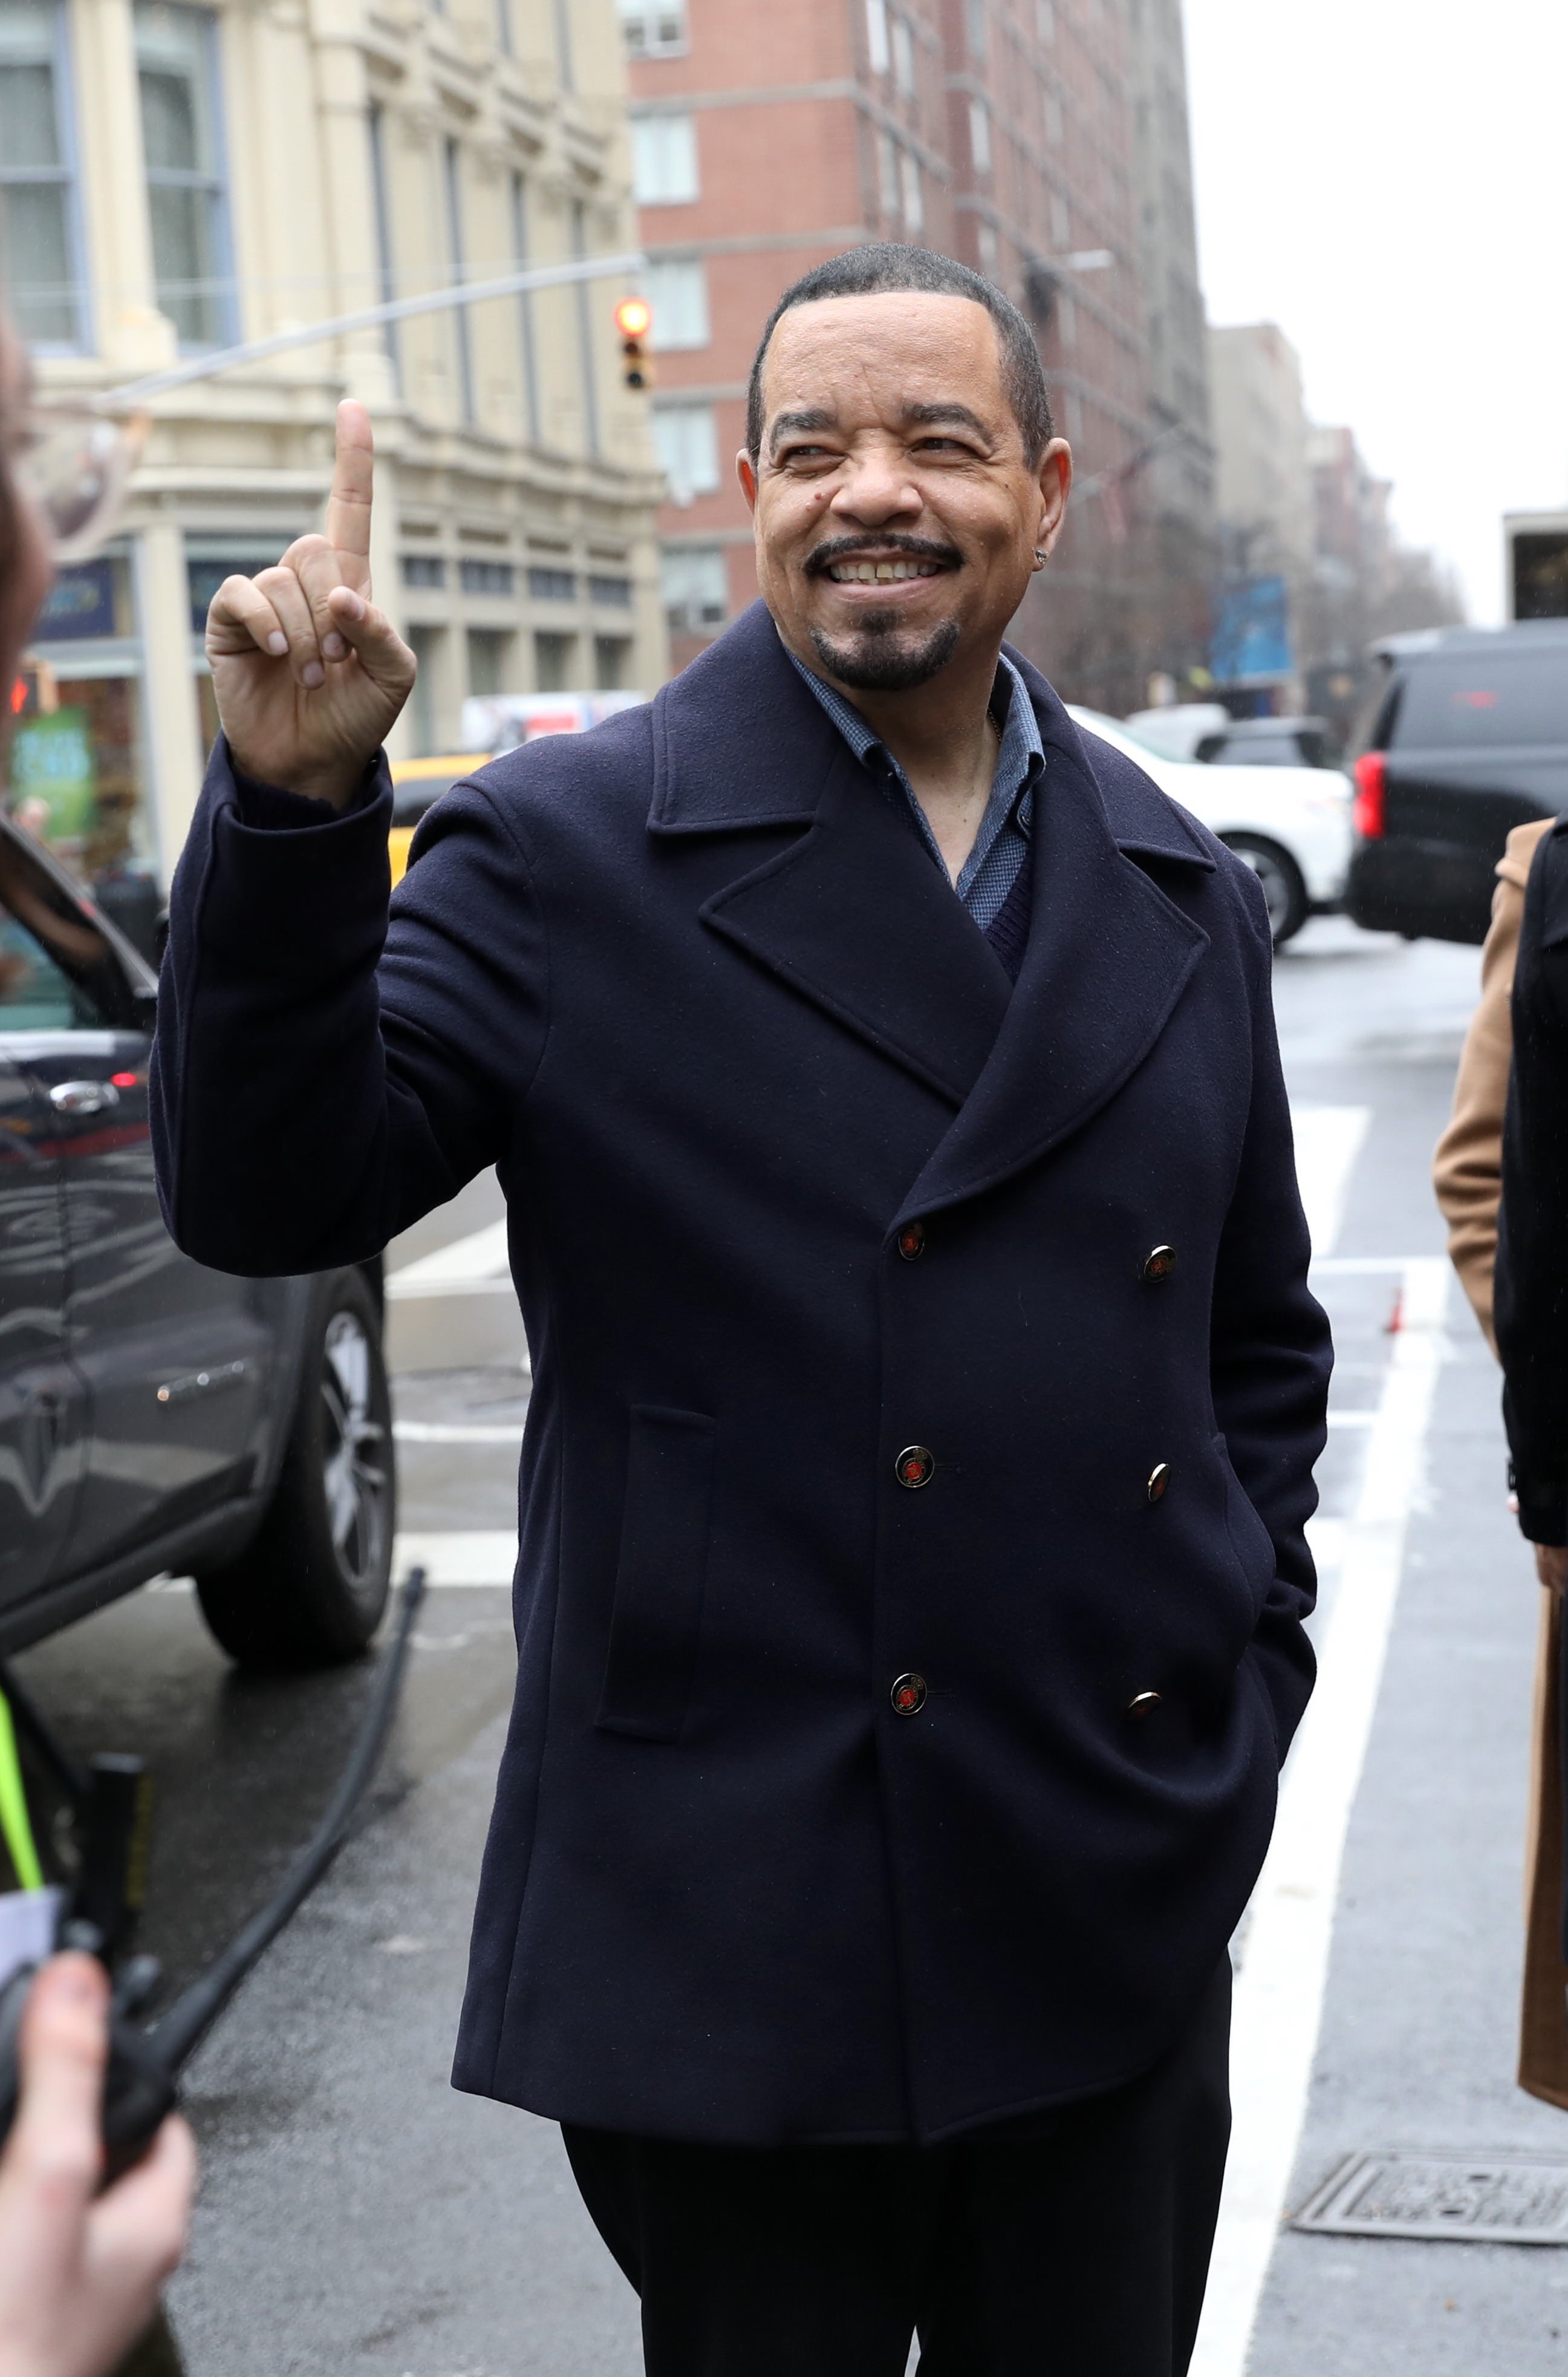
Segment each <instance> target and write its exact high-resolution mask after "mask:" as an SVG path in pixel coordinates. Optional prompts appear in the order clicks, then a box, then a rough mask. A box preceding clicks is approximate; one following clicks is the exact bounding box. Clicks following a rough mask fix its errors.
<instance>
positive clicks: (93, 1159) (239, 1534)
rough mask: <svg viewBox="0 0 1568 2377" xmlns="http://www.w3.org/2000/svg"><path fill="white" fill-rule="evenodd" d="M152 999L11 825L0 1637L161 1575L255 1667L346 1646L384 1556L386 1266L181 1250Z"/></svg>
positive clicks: (381, 1592) (0, 873) (4, 869)
mask: <svg viewBox="0 0 1568 2377" xmlns="http://www.w3.org/2000/svg"><path fill="white" fill-rule="evenodd" d="M156 998H157V982H156V980H155V978H154V976H153V975H152V974H151V973H149V972H148V968H147V966H146V965H145V964H144V963H143V962H142V960H141V959H140V958H139V957H138V956H137V953H136V951H135V950H133V949H132V948H131V946H130V944H129V942H128V941H126V940H125V938H123V937H122V935H121V934H120V933H119V932H118V931H117V930H116V929H115V927H114V926H113V925H112V924H110V923H108V922H107V921H106V920H105V918H104V917H103V916H102V915H101V914H100V913H99V912H98V910H97V909H95V908H94V907H93V906H92V905H91V904H90V903H89V902H88V901H87V900H85V899H84V898H83V896H82V894H81V893H80V891H79V890H77V888H76V886H75V885H74V884H73V883H72V881H71V879H70V878H69V877H68V876H67V875H66V874H65V872H64V870H63V869H62V868H60V867H59V866H57V865H56V864H55V863H54V861H53V858H51V857H50V856H49V855H48V854H46V853H45V852H44V851H43V850H42V849H41V847H40V846H39V844H38V843H37V842H33V841H32V840H31V839H30V837H29V836H28V835H26V834H24V833H22V832H21V831H20V830H18V828H17V827H16V826H14V825H12V824H10V823H9V822H8V821H6V820H5V819H3V818H0V1653H5V1652H10V1651H15V1650H18V1649H20V1648H22V1647H23V1646H24V1645H25V1644H27V1643H29V1642H37V1641H38V1640H39V1639H40V1638H41V1637H42V1635H45V1634H48V1633H50V1632H52V1631H53V1630H54V1629H55V1628H56V1627H59V1626H62V1625H64V1624H65V1623H67V1622H68V1621H69V1620H70V1619H75V1618H79V1617H81V1616H83V1615H84V1614H85V1613H86V1612H87V1611H88V1610H90V1609H96V1608H98V1607H100V1605H101V1604H102V1603H104V1602H106V1601H111V1600H113V1598H114V1597H115V1596H116V1595H120V1594H123V1593H128V1592H130V1591H131V1590H132V1589H133V1588H134V1587H135V1586H137V1585H138V1584H141V1583H144V1582H145V1581H146V1580H147V1579H148V1578H149V1577H152V1576H156V1575H158V1574H159V1573H160V1571H166V1570H167V1571H174V1572H175V1573H177V1574H180V1575H194V1576H195V1577H196V1585H197V1590H198V1592H199V1594H200V1596H201V1606H202V1609H203V1611H204V1613H205V1615H206V1618H207V1620H208V1625H209V1626H210V1627H211V1629H212V1630H213V1632H214V1633H215V1634H216V1636H217V1637H218V1640H219V1641H220V1642H221V1643H222V1645H223V1647H224V1649H225V1650H226V1651H228V1652H229V1653H231V1654H232V1656H234V1657H235V1658H236V1659H238V1660H240V1661H241V1662H242V1663H244V1664H247V1665H255V1666H314V1665H317V1664H323V1663H326V1662H328V1661H331V1660H334V1659H341V1658H347V1657H350V1656H352V1654H354V1653H355V1652H357V1651H360V1650H362V1649H363V1647H364V1645H365V1644H366V1643H367V1642H369V1640H370V1638H371V1636H372V1635H373V1634H374V1630H375V1628H376V1624H377V1621H378V1620H379V1619H380V1617H381V1613H382V1609H383V1607H384V1605H385V1602H386V1589H387V1578H388V1574H389V1571H390V1568H391V1560H392V1531H393V1524H394V1512H395V1480H394V1471H393V1461H392V1451H393V1447H392V1428H391V1412H390V1403H389V1397H388V1393H387V1384H386V1365H385V1362H384V1360H383V1357H382V1349H381V1278H380V1266H379V1264H374V1265H370V1266H366V1267H362V1268H355V1269H350V1270H344V1271H337V1272H326V1273H323V1274H322V1275H321V1276H319V1277H316V1278H309V1279H268V1280H253V1279H231V1278H228V1277H227V1276H225V1275H224V1274H223V1273H221V1272H214V1271H207V1270H204V1269H203V1267H202V1266H201V1265H200V1264H199V1263H194V1262H192V1261H190V1260H188V1259H187V1257H185V1256H184V1255H183V1254H181V1253H180V1251H179V1250H178V1248H176V1247H175V1245H174V1243H173V1241H172V1238H171V1237H170V1236H169V1234H168V1232H167V1230H166V1229H165V1228H164V1226H163V1221H162V1216H161V1214H160V1211H159V1204H158V1193H157V1189H156V1188H155V1186H154V1182H153V1176H152V1151H151V1146H150V1142H149V1138H148V1088H147V1068H148V1049H149V1035H150V1029H151V1023H152V1018H153V1009H154V1005H155V1002H156Z"/></svg>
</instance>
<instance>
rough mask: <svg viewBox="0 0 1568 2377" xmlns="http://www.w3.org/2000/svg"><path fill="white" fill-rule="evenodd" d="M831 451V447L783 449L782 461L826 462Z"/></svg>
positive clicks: (789, 447)
mask: <svg viewBox="0 0 1568 2377" xmlns="http://www.w3.org/2000/svg"><path fill="white" fill-rule="evenodd" d="M832 451H833V448H831V446H788V447H786V448H785V449H784V455H783V459H784V460H785V461H786V462H821V461H824V460H826V458H827V457H828V456H829V455H830V454H831V453H832Z"/></svg>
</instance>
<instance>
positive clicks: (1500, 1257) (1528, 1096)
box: [1450, 818, 1568, 2109]
mask: <svg viewBox="0 0 1568 2377" xmlns="http://www.w3.org/2000/svg"><path fill="white" fill-rule="evenodd" d="M1503 866H1504V867H1507V868H1508V869H1509V874H1508V875H1506V876H1504V879H1503V884H1502V886H1501V887H1500V890H1499V892H1498V895H1497V900H1496V902H1495V903H1494V911H1493V926H1492V931H1493V934H1494V935H1496V936H1497V937H1498V938H1500V939H1503V938H1504V937H1505V936H1506V935H1507V933H1508V931H1509V929H1510V926H1511V925H1512V926H1513V929H1514V930H1515V933H1516V956H1515V964H1514V970H1513V986H1512V997H1511V1000H1510V1013H1509V1022H1510V1024H1511V1033H1504V1032H1503V1031H1502V1030H1501V1029H1500V1028H1498V1026H1497V1024H1496V1023H1493V1024H1492V1025H1491V1027H1490V1045H1491V1051H1492V1053H1491V1057H1490V1059H1486V1058H1483V1059H1482V1061H1481V1063H1480V1064H1479V1066H1478V1067H1476V1068H1473V1069H1472V1079H1473V1080H1478V1081H1479V1078H1480V1077H1481V1076H1484V1077H1485V1079H1486V1081H1488V1083H1489V1087H1488V1089H1487V1090H1486V1092H1485V1093H1480V1092H1479V1089H1478V1090H1477V1092H1476V1093H1474V1103H1475V1105H1476V1107H1477V1109H1478V1111H1479V1108H1480V1107H1481V1106H1482V1105H1483V1104H1484V1105H1485V1106H1486V1107H1487V1108H1488V1109H1489V1111H1490V1112H1491V1113H1493V1114H1494V1113H1495V1111H1496V1105H1497V1093H1498V1088H1499V1082H1500V1076H1504V1075H1505V1076H1506V1083H1507V1096H1506V1105H1505V1109H1504V1113H1503V1129H1502V1165H1501V1189H1502V1196H1501V1204H1500V1207H1499V1211H1498V1218H1497V1242H1496V1262H1495V1272H1494V1278H1493V1285H1492V1320H1493V1331H1494V1337H1495V1344H1496V1349H1497V1352H1498V1355H1499V1357H1500V1358H1501V1360H1502V1363H1503V1418H1504V1422H1505V1424H1506V1427H1507V1430H1508V1449H1509V1452H1510V1455H1511V1465H1510V1470H1509V1484H1510V1486H1511V1487H1512V1489H1513V1492H1514V1497H1515V1509H1516V1510H1517V1512H1518V1518H1519V1525H1520V1528H1521V1530H1522V1532H1523V1533H1524V1535H1526V1537H1527V1539H1528V1540H1529V1541H1530V1543H1531V1544H1533V1545H1534V1547H1535V1560H1536V1572H1537V1575H1538V1578H1539V1580H1540V1583H1541V1584H1542V1586H1543V1587H1544V1588H1545V1598H1544V1602H1543V1607H1542V1626H1541V1640H1540V1648H1539V1655H1538V1667H1537V1677H1536V1709H1535V1746H1534V1754H1533V1758H1532V1769H1533V1774H1532V1791H1531V1809H1530V1839H1529V1847H1528V1853H1527V1865H1526V1917H1527V1937H1526V1957H1525V1984H1524V2007H1523V2023H1522V2037H1521V2047H1520V2066H1519V2082H1520V2085H1521V2086H1522V2087H1525V2088H1526V2089H1528V2090H1529V2092H1530V2094H1531V2095H1532V2096H1543V2097H1545V2098H1547V2099H1548V2100H1549V2102H1550V2103H1552V2104H1556V2105H1560V2106H1562V2107H1563V2108H1564V2109H1568V1870H1565V1867H1564V1845H1565V1826H1564V1810H1563V1786H1564V1759H1563V1722H1564V1717H1565V1715H1568V1694H1565V1691H1564V1660H1565V1658H1568V1630H1565V1628H1564V1623H1563V1587H1564V1583H1565V1581H1568V1262H1565V1260H1564V1243H1565V1241H1564V1229H1565V1224H1568V842H1565V841H1564V827H1563V824H1562V821H1561V820H1553V819H1550V818H1548V819H1546V820H1545V821H1544V822H1542V823H1539V824H1536V825H1530V826H1524V827H1520V828H1518V829H1516V830H1515V832H1514V833H1512V834H1511V835H1510V836H1509V840H1508V855H1507V857H1506V858H1505V859H1504V861H1503ZM1521 869H1523V871H1524V888H1523V891H1522V893H1521V892H1520V890H1519V888H1518V884H1519V875H1520V870H1521ZM1499 872H1500V873H1502V872H1503V868H1500V869H1499ZM1510 878H1512V879H1510ZM1490 955H1491V952H1490V949H1489V957H1490ZM1505 962H1506V955H1505V951H1504V952H1503V955H1502V956H1500V958H1499V960H1498V962H1497V964H1496V966H1495V968H1490V967H1489V972H1495V973H1497V974H1498V975H1499V976H1501V975H1502V973H1503V968H1504V965H1505ZM1498 997H1499V992H1498V988H1497V987H1495V986H1494V987H1492V988H1491V992H1490V997H1488V996H1487V995H1483V1002H1482V1005H1483V1015H1482V1016H1481V1017H1479V1018H1478V1023H1477V1024H1476V1025H1474V1026H1472V1038H1474V1037H1475V1036H1476V1035H1477V1033H1478V1032H1479V1033H1480V1034H1481V1035H1483V1037H1484V1036H1485V1035H1488V1033H1489V1024H1488V1021H1486V1018H1485V1010H1486V1009H1489V1008H1490V1009H1491V1012H1492V1014H1493V1015H1494V1016H1496V1014H1497V1009H1498ZM1510 1037H1511V1041H1512V1057H1513V1062H1512V1069H1511V1071H1510V1070H1508V1069H1507V1057H1508V1049H1509V1039H1510ZM1458 1120H1459V1117H1457V1116H1456V1121H1458ZM1461 1128H1462V1124H1461ZM1452 1135H1453V1133H1452V1131H1451V1133H1450V1136H1452ZM1485 1160H1486V1161H1490V1160H1491V1159H1490V1156H1489V1157H1488V1158H1487V1159H1485ZM1471 1169H1472V1171H1477V1170H1479V1167H1478V1166H1476V1165H1473V1164H1472V1166H1471ZM1479 1219H1480V1220H1481V1221H1482V1224H1483V1226H1484V1215H1483V1216H1479ZM1472 1235H1473V1236H1479V1233H1477V1232H1476V1231H1475V1229H1474V1225H1472ZM1461 1276H1464V1273H1463V1272H1461Z"/></svg>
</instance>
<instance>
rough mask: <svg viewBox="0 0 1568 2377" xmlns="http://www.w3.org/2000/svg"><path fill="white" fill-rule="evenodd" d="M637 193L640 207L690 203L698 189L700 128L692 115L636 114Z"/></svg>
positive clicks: (634, 169)
mask: <svg viewBox="0 0 1568 2377" xmlns="http://www.w3.org/2000/svg"><path fill="white" fill-rule="evenodd" d="M632 182H633V196H634V197H636V202H637V204H638V206H639V207H675V206H683V205H687V204H689V203H690V201H691V200H692V199H694V198H695V197H696V196H697V195H698V189H697V128H696V125H695V123H694V122H693V120H692V118H691V117H690V116H689V115H636V116H634V117H633V118H632Z"/></svg>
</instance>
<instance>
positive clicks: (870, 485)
mask: <svg viewBox="0 0 1568 2377" xmlns="http://www.w3.org/2000/svg"><path fill="white" fill-rule="evenodd" d="M922 508H923V498H922V497H921V491H920V489H919V487H918V486H917V485H916V484H915V483H914V480H913V478H912V477H911V475H910V473H909V471H908V469H907V468H906V467H905V464H904V460H903V458H902V456H901V455H897V454H887V453H877V452H875V451H873V452H871V453H868V454H863V455H856V456H855V457H854V459H853V460H852V461H851V463H850V466H849V470H848V471H847V472H845V473H844V475H843V477H842V479H841V480H840V481H839V484H838V485H837V487H836V488H835V489H834V494H833V513H834V517H835V518H836V519H837V520H846V521H854V522H855V523H857V524H858V525H859V526H861V527H865V528H883V527H885V526H886V524H887V522H888V521H889V520H909V519H916V518H918V517H919V515H920V513H921V509H922Z"/></svg>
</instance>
